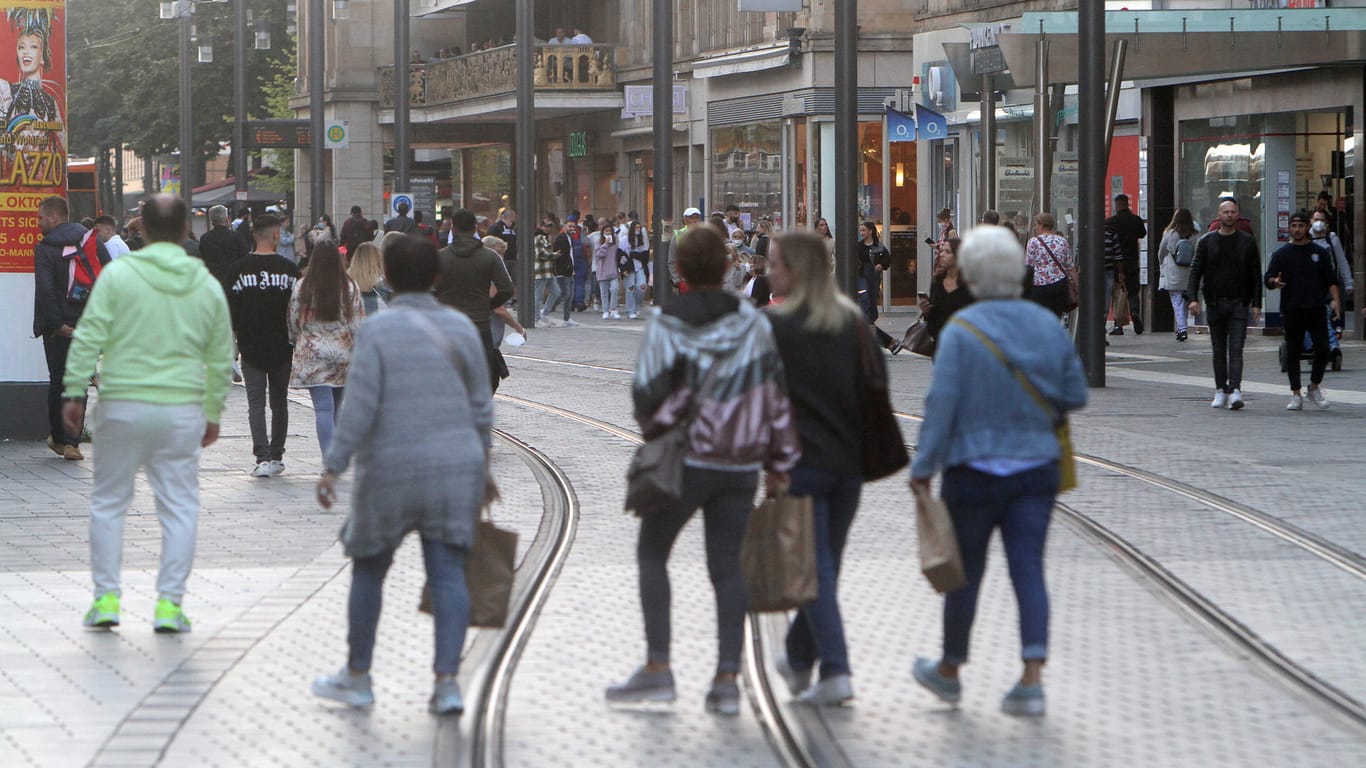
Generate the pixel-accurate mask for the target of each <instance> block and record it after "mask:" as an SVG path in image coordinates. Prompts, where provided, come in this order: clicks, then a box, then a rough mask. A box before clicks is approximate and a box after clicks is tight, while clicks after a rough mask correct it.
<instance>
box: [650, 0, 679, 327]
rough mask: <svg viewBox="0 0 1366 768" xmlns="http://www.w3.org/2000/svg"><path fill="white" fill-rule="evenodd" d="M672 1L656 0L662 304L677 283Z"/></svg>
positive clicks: (657, 248) (655, 231)
mask: <svg viewBox="0 0 1366 768" xmlns="http://www.w3.org/2000/svg"><path fill="white" fill-rule="evenodd" d="M673 13H674V11H673V2H672V1H671V0H654V15H655V18H654V23H655V35H654V41H653V43H652V44H653V45H654V73H653V77H654V106H653V107H652V111H653V115H652V119H653V120H654V138H655V190H654V215H653V216H652V217H651V220H650V226H651V230H650V231H651V233H652V236H653V239H654V252H655V258H654V262H655V263H654V270H653V272H654V284H655V286H654V288H655V290H654V297H655V304H656V305H661V304H663V303H665V302H667V301H668V300H669V299H670V298H671V297H672V296H673V287H674V286H673V281H672V279H671V278H670V275H669V254H668V252H667V248H666V246H665V243H666V242H669V241H666V240H665V238H664V220H665V213H664V212H665V211H666V210H667V211H669V214H668V218H673V211H672V208H673V199H674V188H673V186H674V185H673V151H674V138H673V131H674V86H673V79H674V78H673V70H674V49H673V45H674V15H673Z"/></svg>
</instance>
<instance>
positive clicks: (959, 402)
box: [911, 299, 1087, 478]
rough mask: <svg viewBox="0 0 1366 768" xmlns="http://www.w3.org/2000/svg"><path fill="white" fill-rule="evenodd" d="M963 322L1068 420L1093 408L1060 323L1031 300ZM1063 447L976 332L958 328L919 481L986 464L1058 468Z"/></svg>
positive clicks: (981, 305) (944, 360) (951, 329)
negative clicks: (1034, 463) (1038, 463)
mask: <svg viewBox="0 0 1366 768" xmlns="http://www.w3.org/2000/svg"><path fill="white" fill-rule="evenodd" d="M955 318H956V319H959V318H961V319H962V320H964V321H966V322H969V323H971V324H972V325H974V326H976V327H977V328H978V329H979V330H981V331H982V333H984V334H986V335H987V336H988V337H989V338H991V340H992V341H994V342H996V345H997V346H998V347H1000V349H1001V352H1002V353H1004V354H1005V355H1006V357H1007V358H1009V359H1010V360H1011V361H1012V362H1013V363H1015V365H1017V366H1019V368H1020V369H1021V370H1022V371H1023V372H1024V373H1025V375H1027V376H1028V377H1029V380H1030V381H1031V382H1032V383H1033V384H1034V387H1035V388H1036V389H1038V390H1039V392H1040V393H1042V394H1043V396H1044V397H1045V398H1047V399H1048V401H1049V402H1050V403H1052V404H1053V406H1054V408H1056V409H1057V410H1058V411H1060V412H1061V413H1068V412H1070V411H1074V410H1076V409H1078V408H1081V407H1082V406H1083V405H1085V404H1086V397H1087V392H1086V376H1085V374H1084V373H1083V371H1082V367H1081V360H1080V359H1079V358H1078V357H1077V353H1076V350H1075V349H1073V347H1072V340H1071V339H1070V338H1068V336H1067V333H1066V332H1065V331H1063V329H1062V327H1061V326H1060V325H1058V320H1057V318H1056V317H1054V316H1053V314H1052V313H1050V312H1049V311H1048V310H1045V309H1043V308H1042V307H1040V306H1039V305H1038V304H1035V303H1033V302H1029V301H1025V300H1023V299H1011V300H1000V301H979V302H977V303H976V304H973V305H972V306H969V307H965V308H963V309H960V310H959V311H958V313H957V315H955ZM1057 458H1058V439H1057V435H1056V433H1055V431H1054V424H1053V420H1052V415H1051V414H1047V413H1045V412H1044V410H1043V409H1042V408H1040V407H1039V404H1038V403H1037V402H1035V400H1034V398H1033V397H1031V396H1030V394H1029V392H1027V391H1026V390H1025V388H1024V387H1023V385H1021V384H1020V382H1019V380H1018V379H1016V378H1015V376H1014V375H1013V374H1011V372H1010V370H1009V369H1008V368H1007V367H1006V366H1005V365H1004V364H1002V363H1001V361H1000V360H998V359H997V358H996V355H994V354H992V352H991V350H989V349H988V348H987V347H986V346H984V345H983V344H982V342H981V340H979V339H978V338H977V337H976V336H975V335H974V334H973V333H972V332H971V331H969V330H967V329H966V328H962V327H960V326H958V325H957V324H955V323H953V322H949V323H948V325H946V326H945V327H944V331H943V333H941V334H940V336H939V341H938V349H937V351H936V352H935V357H934V378H933V379H932V380H931V382H930V391H929V392H928V393H926V395H925V423H924V424H923V425H921V427H920V443H919V446H918V448H917V449H916V455H915V461H914V462H913V463H912V464H911V477H912V478H927V477H930V476H932V475H933V474H934V473H935V472H937V471H939V470H942V469H946V468H949V467H955V466H958V465H961V464H967V463H969V462H972V461H977V460H981V459H1017V460H1024V461H1029V460H1052V459H1057Z"/></svg>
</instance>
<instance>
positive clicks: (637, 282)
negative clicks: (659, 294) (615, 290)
mask: <svg viewBox="0 0 1366 768" xmlns="http://www.w3.org/2000/svg"><path fill="white" fill-rule="evenodd" d="M645 285H646V280H645V265H644V264H641V263H640V262H639V261H636V260H635V259H634V258H632V259H631V271H630V272H627V273H626V279H625V280H624V281H622V286H621V287H622V290H623V291H625V292H626V314H628V315H635V314H639V313H640V310H641V309H642V308H643V307H644V306H645Z"/></svg>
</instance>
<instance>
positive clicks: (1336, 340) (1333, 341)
mask: <svg viewBox="0 0 1366 768" xmlns="http://www.w3.org/2000/svg"><path fill="white" fill-rule="evenodd" d="M1326 311H1327V313H1328V350H1329V351H1328V367H1330V368H1332V369H1333V370H1334V371H1341V370H1342V332H1341V331H1339V330H1338V329H1337V328H1335V327H1333V310H1332V309H1328V310H1326ZM1300 349H1301V352H1300V360H1311V359H1313V357H1314V342H1313V340H1312V339H1311V338H1310V336H1309V333H1308V331H1306V332H1305V334H1304V346H1303V347H1301V348H1300ZM1285 355H1286V352H1285V342H1284V341H1282V342H1281V343H1280V344H1279V345H1278V346H1277V347H1276V356H1277V357H1278V358H1279V359H1280V361H1281V373H1285V372H1286V371H1287V370H1288V369H1289V368H1290V361H1289V360H1286V359H1285ZM1300 360H1296V361H1295V364H1296V365H1299V364H1300Z"/></svg>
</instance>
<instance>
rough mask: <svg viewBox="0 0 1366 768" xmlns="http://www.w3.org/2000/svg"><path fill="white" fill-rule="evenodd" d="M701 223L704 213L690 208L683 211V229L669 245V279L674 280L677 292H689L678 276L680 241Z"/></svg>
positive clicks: (676, 233) (680, 276)
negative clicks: (684, 234)
mask: <svg viewBox="0 0 1366 768" xmlns="http://www.w3.org/2000/svg"><path fill="white" fill-rule="evenodd" d="M701 221H702V211H700V210H698V209H697V208H688V209H687V210H685V211H683V228H682V229H680V230H677V231H676V232H674V239H673V242H672V243H670V245H669V277H670V279H672V280H673V284H674V289H675V290H678V291H684V290H687V287H686V286H684V284H683V277H682V275H680V274H678V241H679V240H681V239H683V233H684V232H687V231H688V230H689V229H690V228H692V227H695V226H697V225H698V224H699V223H701Z"/></svg>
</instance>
